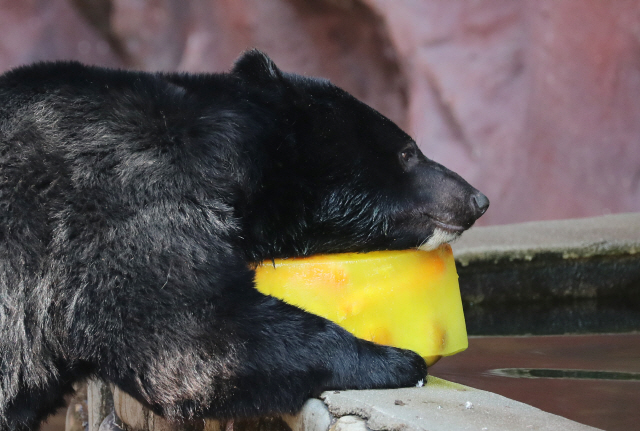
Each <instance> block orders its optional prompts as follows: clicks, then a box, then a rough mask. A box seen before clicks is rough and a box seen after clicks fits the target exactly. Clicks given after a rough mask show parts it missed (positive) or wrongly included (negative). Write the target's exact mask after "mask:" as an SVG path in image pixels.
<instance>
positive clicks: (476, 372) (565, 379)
mask: <svg viewBox="0 0 640 431" xmlns="http://www.w3.org/2000/svg"><path fill="white" fill-rule="evenodd" d="M430 371H431V374H433V375H434V376H437V377H441V378H443V379H447V380H450V381H453V382H458V383H462V384H464V385H468V386H472V387H474V388H477V389H483V390H487V391H490V392H495V393H498V394H500V395H504V396H506V397H508V398H512V399H515V400H518V401H522V402H524V403H527V404H530V405H532V406H535V407H538V408H540V409H542V410H544V411H547V412H549V413H554V414H558V415H560V416H564V417H566V418H569V419H572V420H574V421H577V422H580V423H583V424H586V425H591V426H594V427H597V428H601V429H605V430H608V431H616V430H634V429H640V333H638V332H636V333H627V334H586V335H553V336H490V337H470V338H469V348H468V349H467V350H466V351H464V352H462V353H459V354H457V355H455V356H451V357H447V358H442V359H441V360H440V362H438V363H437V364H435V365H434V366H433V367H432V368H431V369H430Z"/></svg>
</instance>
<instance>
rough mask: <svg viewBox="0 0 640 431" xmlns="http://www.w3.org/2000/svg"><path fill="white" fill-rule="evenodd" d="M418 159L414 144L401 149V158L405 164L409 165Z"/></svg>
mask: <svg viewBox="0 0 640 431" xmlns="http://www.w3.org/2000/svg"><path fill="white" fill-rule="evenodd" d="M415 159H416V150H415V148H413V146H409V147H406V148H404V149H403V150H402V151H400V160H401V161H402V163H404V164H405V165H407V166H409V165H411V164H413V162H414V161H415Z"/></svg>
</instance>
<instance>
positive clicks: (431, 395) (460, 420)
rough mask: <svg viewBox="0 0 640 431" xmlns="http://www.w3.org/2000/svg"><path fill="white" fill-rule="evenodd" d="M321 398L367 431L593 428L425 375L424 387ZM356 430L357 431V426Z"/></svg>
mask: <svg viewBox="0 0 640 431" xmlns="http://www.w3.org/2000/svg"><path fill="white" fill-rule="evenodd" d="M321 398H322V399H323V400H324V402H325V403H326V404H327V406H328V408H329V411H330V412H331V413H332V414H333V415H334V416H349V415H355V416H359V417H361V418H363V419H366V426H367V428H369V429H371V430H391V431H396V430H397V431H400V430H416V431H418V430H424V431H427V430H428V431H467V430H469V431H472V430H473V431H483V430H486V431H489V430H491V431H518V430H547V431H587V430H595V429H597V428H592V427H589V426H587V425H582V424H579V423H577V422H573V421H570V420H569V419H565V418H563V417H560V416H556V415H553V414H550V413H546V412H543V411H542V410H539V409H537V408H535V407H531V406H529V405H527V404H523V403H520V402H518V401H514V400H510V399H508V398H505V397H503V396H500V395H497V394H494V393H491V392H486V391H481V390H479V389H473V388H470V387H468V386H463V385H459V384H457V383H451V382H448V381H446V380H442V379H438V378H436V377H429V379H428V383H427V385H426V386H425V387H422V388H406V389H397V390H392V391H388V390H387V391H384V390H377V391H374V390H369V391H334V392H325V393H323V394H322V396H321ZM358 427H359V428H358V429H361V428H360V427H361V425H358ZM345 429H346V428H345ZM355 429H356V428H354V430H355Z"/></svg>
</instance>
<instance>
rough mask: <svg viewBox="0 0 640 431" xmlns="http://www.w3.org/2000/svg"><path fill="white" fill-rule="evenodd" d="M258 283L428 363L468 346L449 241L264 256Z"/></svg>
mask: <svg viewBox="0 0 640 431" xmlns="http://www.w3.org/2000/svg"><path fill="white" fill-rule="evenodd" d="M256 287H257V289H258V290H259V291H261V292H262V293H265V294H267V295H272V296H275V297H277V298H280V299H282V300H284V301H286V302H288V303H289V304H292V305H296V306H298V307H300V308H302V309H305V310H307V311H309V312H310V313H314V314H317V315H320V316H323V317H325V318H327V319H329V320H332V321H333V322H335V323H337V324H339V325H340V326H342V327H343V328H345V329H347V330H348V331H350V332H351V333H353V334H354V335H355V336H357V337H360V338H364V339H366V340H370V341H374V342H376V343H379V344H385V345H390V346H395V347H401V348H404V349H410V350H413V351H415V352H417V353H418V354H420V355H421V356H423V357H424V358H425V360H426V361H427V363H428V364H429V365H431V364H433V363H435V362H436V361H437V360H438V359H440V357H442V356H449V355H453V354H455V353H458V352H460V351H462V350H464V349H466V348H467V346H468V342H467V328H466V326H465V321H464V315H463V313H462V301H461V299H460V289H459V286H458V274H457V272H456V267H455V263H454V259H453V253H452V251H451V247H450V246H449V245H443V246H441V247H439V248H438V249H436V250H433V251H421V250H403V251H377V252H371V253H341V254H326V255H317V256H311V257H307V258H296V259H277V260H275V262H271V261H268V262H267V261H265V262H263V263H262V264H260V265H258V267H257V268H256Z"/></svg>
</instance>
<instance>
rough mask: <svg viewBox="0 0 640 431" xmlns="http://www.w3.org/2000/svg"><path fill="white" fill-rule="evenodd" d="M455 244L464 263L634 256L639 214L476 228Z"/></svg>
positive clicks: (637, 246) (639, 230)
mask: <svg viewBox="0 0 640 431" xmlns="http://www.w3.org/2000/svg"><path fill="white" fill-rule="evenodd" d="M452 247H453V252H454V254H455V256H456V261H458V262H459V263H460V264H461V265H462V266H467V265H469V264H470V263H473V262H478V261H500V260H503V259H508V260H511V261H513V260H532V259H533V258H535V257H536V256H539V255H544V254H553V255H557V256H560V257H563V258H586V257H592V256H602V255H623V254H632V255H633V254H636V253H638V252H640V213H623V214H612V215H606V216H600V217H589V218H581V219H567V220H549V221H538V222H527V223H515V224H508V225H498V226H487V227H474V228H472V229H470V230H469V231H468V232H465V233H464V234H463V235H462V237H461V238H460V240H459V241H457V242H455V243H453V244H452Z"/></svg>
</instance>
